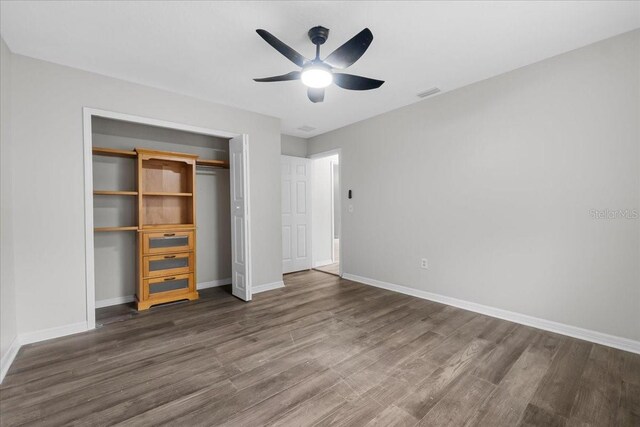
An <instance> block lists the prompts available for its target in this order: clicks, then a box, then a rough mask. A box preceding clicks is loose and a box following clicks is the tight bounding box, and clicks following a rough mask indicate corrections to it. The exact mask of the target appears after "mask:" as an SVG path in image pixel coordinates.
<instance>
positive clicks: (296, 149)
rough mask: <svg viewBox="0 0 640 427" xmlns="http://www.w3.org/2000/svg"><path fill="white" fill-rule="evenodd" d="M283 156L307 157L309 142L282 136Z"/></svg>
mask: <svg viewBox="0 0 640 427" xmlns="http://www.w3.org/2000/svg"><path fill="white" fill-rule="evenodd" d="M280 145H281V154H282V155H284V156H294V157H307V140H306V139H304V138H299V137H297V136H291V135H285V134H282V135H280Z"/></svg>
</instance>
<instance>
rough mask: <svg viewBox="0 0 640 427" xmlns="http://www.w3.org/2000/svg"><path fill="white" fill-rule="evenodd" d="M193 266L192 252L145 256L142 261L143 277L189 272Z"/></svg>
mask: <svg viewBox="0 0 640 427" xmlns="http://www.w3.org/2000/svg"><path fill="white" fill-rule="evenodd" d="M193 267H194V256H193V252H181V253H177V254H162V255H151V256H146V257H144V259H143V263H142V269H143V274H144V277H161V276H171V275H175V274H185V273H190V272H192V271H193Z"/></svg>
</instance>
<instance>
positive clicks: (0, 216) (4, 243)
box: [0, 39, 17, 370]
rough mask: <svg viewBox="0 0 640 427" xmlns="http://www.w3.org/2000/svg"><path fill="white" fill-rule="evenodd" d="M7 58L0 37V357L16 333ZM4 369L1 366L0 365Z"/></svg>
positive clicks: (9, 64)
mask: <svg viewBox="0 0 640 427" xmlns="http://www.w3.org/2000/svg"><path fill="white" fill-rule="evenodd" d="M11 59H12V54H11V52H10V51H9V48H8V47H7V45H6V44H5V42H4V40H2V39H0V78H1V79H2V80H1V81H0V98H1V102H0V128H1V129H0V174H1V175H0V234H1V235H2V238H1V239H0V359H2V358H4V356H5V355H6V354H7V351H8V350H9V346H10V345H11V343H12V342H13V340H14V339H15V337H16V334H17V328H16V286H15V277H14V260H13V242H14V234H13V229H14V228H13V227H14V221H13V211H12V209H11V206H12V204H13V183H12V169H13V162H12V150H13V140H12V138H11V108H10V107H11ZM2 368H3V370H4V368H5V367H4V366H3V367H2Z"/></svg>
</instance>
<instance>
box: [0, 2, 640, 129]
mask: <svg viewBox="0 0 640 427" xmlns="http://www.w3.org/2000/svg"><path fill="white" fill-rule="evenodd" d="M0 12H1V27H0V31H1V33H2V37H3V38H4V39H5V41H6V42H7V44H8V46H9V48H10V49H11V50H12V51H13V52H14V53H18V54H22V55H27V56H31V57H35V58H40V59H43V60H46V61H51V62H55V63H59V64H64V65H68V66H71V67H76V68H80V69H83V70H88V71H93V72H96V73H100V74H104V75H108V76H112V77H117V78H120V79H123V80H128V81H132V82H137V83H141V84H145V85H149V86H153V87H157V88H162V89H166V90H170V91H173V92H178V93H183V94H187V95H191V96H194V97H197V98H201V99H207V100H210V101H214V102H217V103H222V104H226V105H232V106H236V107H239V108H243V109H246V110H251V111H255V112H259V113H263V114H267V115H270V116H275V117H279V118H281V119H282V131H283V133H286V134H290V135H297V136H302V137H310V136H315V135H318V134H321V133H324V132H327V131H330V130H333V129H336V128H339V127H342V126H345V125H348V124H351V123H354V122H357V121H359V120H363V119H366V118H368V117H372V116H375V115H377V114H381V113H384V112H386V111H390V110H393V109H396V108H399V107H402V106H404V105H408V104H411V103H414V102H417V101H419V100H420V99H419V98H417V97H416V93H418V92H421V91H423V90H425V89H429V88H432V87H434V86H437V87H439V88H441V89H442V91H443V92H444V91H450V90H452V89H456V88H458V87H461V86H464V85H467V84H469V83H473V82H476V81H479V80H483V79H486V78H488V77H491V76H495V75H498V74H501V73H504V72H506V71H509V70H513V69H515V68H518V67H522V66H524V65H527V64H531V63H533V62H536V61H539V60H541V59H544V58H548V57H550V56H553V55H557V54H560V53H563V52H567V51H569V50H572V49H575V48H578V47H581V46H584V45H587V44H590V43H593V42H595V41H598V40H602V39H605V38H608V37H611V36H614V35H616V34H620V33H623V32H627V31H630V30H633V29H635V28H638V27H640V2H635V1H630V2H617V1H602V2H597V1H584V2H551V1H549V2H547V1H532V2H397V1H394V2H222V3H215V2H189V3H180V2H123V1H118V2H53V1H48V2H47V1H43V2H4V1H3V2H2V3H1V10H0ZM316 25H323V26H325V27H328V28H329V29H330V30H331V33H330V36H329V40H328V41H327V43H326V44H325V45H324V46H323V47H322V51H321V53H322V54H321V56H322V57H324V56H326V55H328V54H329V53H330V52H331V51H333V49H335V48H337V47H338V46H339V45H341V44H342V43H344V42H345V41H346V40H348V39H349V38H350V37H352V36H353V35H355V34H356V33H357V32H359V31H360V30H362V29H363V28H365V27H369V28H370V29H371V31H372V32H373V34H374V40H373V43H372V44H371V46H370V47H369V50H368V51H367V53H366V54H365V55H364V56H363V57H362V58H361V59H360V60H359V61H358V62H357V63H356V64H354V65H353V66H352V67H350V68H349V69H348V72H350V73H353V74H361V75H364V76H368V77H373V78H378V79H382V80H386V83H385V84H384V85H383V86H382V87H381V88H380V89H378V90H373V91H369V92H354V91H346V90H343V89H340V88H338V87H335V86H332V87H330V88H328V89H327V93H326V96H325V102H324V103H322V104H312V103H311V102H310V101H309V100H308V99H307V96H306V90H305V88H304V86H303V85H302V83H300V82H299V81H294V82H282V83H255V82H253V81H252V78H254V77H265V76H271V75H276V74H284V73H287V72H289V71H292V70H295V69H296V66H295V65H294V64H292V63H291V62H289V61H288V60H287V59H286V58H284V57H283V56H281V55H280V54H279V53H278V52H277V51H275V50H274V49H273V48H271V47H270V46H269V45H267V44H266V43H265V42H264V41H263V40H262V39H261V38H260V37H259V36H258V35H257V34H256V33H255V31H254V30H255V29H256V28H264V29H266V30H268V31H270V32H271V33H273V34H274V35H276V36H277V37H278V38H280V39H281V40H283V41H284V42H285V43H287V44H289V45H290V46H292V47H293V48H294V49H296V50H298V51H299V52H300V53H301V54H303V55H305V56H307V57H312V56H313V53H314V46H313V45H312V44H311V42H310V41H309V39H308V38H307V36H306V33H307V30H308V29H309V28H311V27H313V26H316ZM302 125H308V126H312V127H315V128H316V130H315V131H312V132H303V131H300V130H297V128H298V127H300V126H302Z"/></svg>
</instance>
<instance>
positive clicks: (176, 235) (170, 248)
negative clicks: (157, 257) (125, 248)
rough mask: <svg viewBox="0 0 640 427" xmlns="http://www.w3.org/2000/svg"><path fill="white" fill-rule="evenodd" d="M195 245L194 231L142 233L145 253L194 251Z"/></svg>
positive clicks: (143, 251)
mask: <svg viewBox="0 0 640 427" xmlns="http://www.w3.org/2000/svg"><path fill="white" fill-rule="evenodd" d="M193 247H194V241H193V231H163V232H158V233H142V253H143V254H144V255H152V254H165V253H172V252H185V251H192V250H193Z"/></svg>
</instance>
